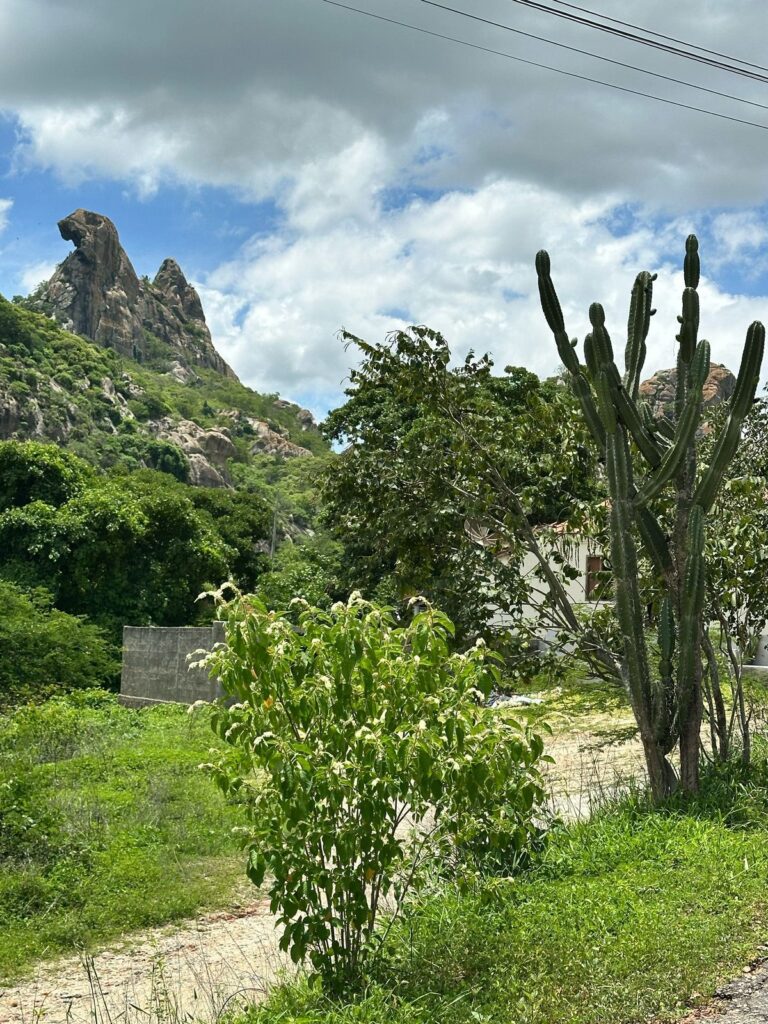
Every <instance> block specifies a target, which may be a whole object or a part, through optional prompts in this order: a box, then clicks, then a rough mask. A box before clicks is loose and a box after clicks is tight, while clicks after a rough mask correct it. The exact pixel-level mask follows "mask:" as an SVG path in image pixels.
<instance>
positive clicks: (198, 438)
mask: <svg viewBox="0 0 768 1024" xmlns="http://www.w3.org/2000/svg"><path fill="white" fill-rule="evenodd" d="M147 426H148V427H149V428H150V430H151V431H152V433H153V434H154V435H155V436H156V437H158V438H160V439H161V440H162V441H170V443H171V444H175V445H176V446H177V447H178V448H181V450H182V451H183V452H184V454H185V455H186V456H187V460H188V462H189V482H190V483H192V484H196V485H197V486H198V487H228V486H229V474H228V473H227V460H228V459H231V458H232V457H233V456H234V455H236V454H237V449H236V448H235V446H234V444H233V443H232V438H231V437H230V434H229V431H228V430H227V429H226V428H221V429H214V430H206V429H205V427H201V426H199V424H197V423H195V422H193V421H192V420H178V421H175V420H172V419H170V418H169V417H165V418H164V419H162V420H150V421H149V423H148V424H147Z"/></svg>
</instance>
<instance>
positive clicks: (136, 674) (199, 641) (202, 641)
mask: <svg viewBox="0 0 768 1024" xmlns="http://www.w3.org/2000/svg"><path fill="white" fill-rule="evenodd" d="M223 640H224V625H223V623H221V622H214V623H213V624H212V625H210V626H200V627H198V626H178V627H177V626H170V627H165V626H163V627H160V626H125V627H124V629H123V670H122V674H121V676H120V701H121V702H122V703H123V704H127V705H131V706H142V705H145V704H156V703H164V702H168V701H176V702H178V703H180V704H194V702H195V701H196V700H214V699H215V698H216V697H220V696H221V688H220V686H219V685H218V683H217V682H216V680H215V679H213V680H212V679H210V678H209V676H208V673H207V672H206V671H205V669H202V668H193V669H190V667H189V661H188V658H189V655H191V654H193V653H194V652H195V651H198V650H200V649H201V648H204V649H205V650H210V649H211V648H212V647H213V645H214V644H215V643H221V642H223ZM200 657H202V656H201V655H200V656H198V657H197V658H193V659H192V660H193V661H199V660H200Z"/></svg>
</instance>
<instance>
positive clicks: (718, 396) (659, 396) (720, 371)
mask: <svg viewBox="0 0 768 1024" xmlns="http://www.w3.org/2000/svg"><path fill="white" fill-rule="evenodd" d="M676 387H677V369H676V368H675V367H672V368H671V369H668V370H657V371H656V373H654V375H653V376H652V377H649V378H648V380H644V381H643V383H642V384H641V385H640V397H641V398H644V399H645V400H646V402H648V403H649V405H650V407H651V412H652V413H653V415H654V416H655V417H656V418H657V419H658V418H659V417H661V416H666V417H667V418H668V419H674V415H675V388H676ZM735 387H736V378H735V377H734V375H733V374H732V373H731V371H730V370H729V369H728V368H727V367H726V366H723V365H722V364H720V363H710V364H709V375H708V377H707V379H706V381H705V382H704V387H703V388H702V396H703V399H704V408H705V409H706V408H710V407H711V406H713V405H717V404H718V403H719V402H727V401H728V399H729V398H730V397H731V395H732V394H733V392H734V389H735Z"/></svg>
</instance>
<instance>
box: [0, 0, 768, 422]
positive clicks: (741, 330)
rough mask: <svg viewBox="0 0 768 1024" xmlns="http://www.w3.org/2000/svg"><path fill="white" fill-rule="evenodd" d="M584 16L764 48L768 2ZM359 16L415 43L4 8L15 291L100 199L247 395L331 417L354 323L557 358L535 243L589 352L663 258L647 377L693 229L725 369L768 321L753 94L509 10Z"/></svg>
mask: <svg viewBox="0 0 768 1024" xmlns="http://www.w3.org/2000/svg"><path fill="white" fill-rule="evenodd" d="M575 2H577V0H574V3H575ZM578 2H579V3H580V4H581V6H586V7H588V8H589V9H590V10H594V11H597V12H602V13H604V14H610V16H611V17H612V18H616V19H623V20H625V21H629V22H632V23H635V24H638V25H639V26H640V27H641V28H643V29H648V30H652V31H654V32H657V33H663V34H665V35H666V36H670V37H674V38H677V39H679V40H682V41H683V42H684V43H685V44H686V45H685V49H686V50H687V51H688V52H691V47H692V46H697V47H706V48H709V49H713V50H716V51H718V52H719V53H721V54H723V55H725V56H724V57H721V58H718V59H720V60H721V61H722V62H723V63H724V64H726V65H727V66H728V67H733V66H735V61H734V60H733V58H738V59H739V60H740V61H742V62H745V61H746V62H752V63H753V64H755V65H760V64H761V61H765V60H766V58H765V57H764V56H762V55H763V54H764V53H765V49H766V48H765V41H766V34H767V33H768V29H767V27H766V26H767V25H768V23H767V22H766V19H765V15H764V5H763V4H762V3H761V2H760V0H733V2H731V3H729V4H723V3H722V2H721V0H718V2H717V3H715V2H713V0H696V2H695V3H694V2H693V0H677V2H676V3H675V4H670V3H668V2H667V0H646V2H645V3H644V4H643V5H637V4H636V3H630V2H628V0H610V3H609V0H578ZM543 3H544V5H545V6H546V7H549V8H554V9H557V10H560V11H571V12H573V11H574V8H573V7H569V6H568V5H567V4H565V3H563V2H562V0H543ZM349 4H350V5H351V6H354V7H357V8H358V9H359V10H361V11H365V12H368V13H369V14H377V15H379V16H381V17H383V18H388V19H394V20H395V21H401V22H406V23H408V24H409V25H411V26H415V27H416V28H421V29H423V30H425V31H424V32H417V31H414V30H413V29H408V28H404V27H402V26H401V25H396V24H393V23H391V22H388V21H383V20H379V19H376V18H372V17H369V16H366V15H365V14H360V13H357V12H355V11H351V10H348V9H345V8H343V7H340V6H336V5H333V4H330V3H327V2H324V0H219V2H218V3H210V0H206V2H202V0H175V2H173V3H171V2H170V0H164V2H163V0H160V2H159V3H158V0H152V2H149V0H133V2H132V3H131V4H116V3H115V2H114V0H0V292H2V293H3V294H4V295H7V296H11V295H13V294H18V293H21V294H26V293H27V292H29V291H30V290H31V289H32V288H33V287H34V286H35V285H36V284H37V283H38V282H39V281H40V280H42V279H44V278H46V277H48V276H49V275H50V273H51V272H52V269H53V267H54V266H55V265H56V263H58V262H59V261H61V260H62V259H64V258H65V257H66V255H67V253H68V251H70V249H71V245H70V243H66V242H64V241H63V240H62V239H61V238H60V237H59V234H58V230H57V228H56V222H57V221H58V220H59V219H60V218H62V217H64V216H66V215H67V214H68V213H70V212H71V211H72V210H74V209H76V208H77V207H85V208H87V209H92V210H96V211H98V212H100V213H103V214H106V215H107V216H109V217H111V218H112V220H113V221H114V222H115V224H116V225H117V228H118V231H119V233H120V237H121V240H122V242H123V245H124V246H125V248H126V250H127V251H128V254H129V256H130V257H131V259H132V261H133V263H134V266H135V268H136V270H137V272H138V273H139V274H144V273H146V274H149V275H150V276H153V275H154V273H155V272H156V270H157V268H158V267H159V265H160V263H161V261H162V260H163V258H165V257H166V256H173V257H174V258H175V259H176V260H177V261H178V262H179V263H180V264H181V266H182V267H183V269H184V270H185V272H186V274H187V276H188V277H189V278H190V280H192V281H193V283H194V284H195V285H196V286H197V287H198V289H199V291H200V293H201V296H202V299H203V303H204V306H205V310H206V315H207V318H208V322H209V326H210V328H211V332H212V335H213V338H214V341H215V343H216V345H217V347H218V348H219V350H220V351H221V353H222V354H223V355H224V357H225V358H226V359H227V361H228V362H229V363H230V364H231V365H232V366H233V368H234V369H235V370H236V372H237V373H238V374H239V376H240V377H241V379H242V380H243V381H244V382H245V383H247V384H249V385H251V386H252V387H254V388H256V389H257V390H260V391H267V392H274V391H276V392H279V393H280V394H281V395H283V396H284V397H287V398H291V399H293V400H295V401H298V402H299V403H300V404H302V405H306V406H308V407H309V408H311V409H312V410H313V412H315V414H316V415H318V416H323V415H324V414H325V413H326V412H327V410H328V409H329V408H332V407H334V406H335V405H338V404H339V402H340V401H341V400H342V394H343V389H344V387H345V380H346V377H347V375H348V372H349V369H350V365H351V364H352V362H353V361H354V358H355V355H354V352H353V351H352V350H349V349H345V347H344V345H343V344H342V342H341V341H340V339H339V336H338V335H339V331H340V329H342V328H345V329H347V330H349V331H351V332H353V333H354V334H356V335H358V336H360V337H364V338H365V339H367V340H368V341H382V340H384V338H385V337H386V335H387V334H388V332H390V331H393V330H397V329H401V328H403V327H405V326H407V325H408V324H411V323H424V324H427V325H429V326H430V327H433V328H435V329H437V330H440V331H441V332H442V333H443V334H444V335H445V336H446V338H447V339H448V340H449V342H450V344H451V348H452V351H453V353H454V355H455V356H456V358H457V359H462V358H463V356H464V354H465V353H466V352H467V351H468V350H469V349H473V350H474V351H475V352H477V353H480V352H486V351H487V352H490V353H491V354H492V356H493V357H494V359H495V361H496V363H497V365H498V366H499V367H500V368H501V367H504V366H505V365H508V364H514V365H524V366H526V367H528V368H529V369H531V370H534V371H535V372H536V373H539V374H542V375H546V374H551V373H553V372H555V371H556V370H557V368H558V359H557V353H556V350H555V348H554V344H553V342H552V338H551V336H550V335H549V333H548V330H547V328H546V325H545V323H544V321H543V317H542V315H541V312H540V309H539V307H538V298H537V294H536V277H535V273H534V268H533V260H534V256H535V253H536V251H537V250H538V249H540V248H546V249H548V250H549V251H550V253H551V257H552V272H553V279H554V281H555V284H556V286H557V288H558V291H559V292H560V296H561V301H562V304H563V308H564V311H565V314H566V325H567V329H568V331H569V333H570V334H571V335H572V336H578V337H579V338H583V336H584V334H585V333H586V330H587V329H588V319H587V310H588V307H589V304H590V302H592V301H594V300H599V301H602V302H603V304H604V305H605V307H606V312H607V317H608V324H609V327H610V329H611V332H612V335H613V338H614V341H615V342H619V343H620V341H621V338H622V333H623V332H624V331H625V329H626V326H625V325H626V316H627V305H628V298H629V291H630V288H631V285H632V281H633V280H634V277H635V275H636V273H637V272H638V271H639V270H644V269H648V270H652V271H655V272H658V274H659V278H658V280H657V282H656V300H655V304H656V306H657V307H658V315H657V316H656V317H655V319H654V321H653V326H652V331H651V337H650V339H649V351H648V361H647V367H648V369H649V372H650V371H651V370H654V369H657V368H660V367H667V366H670V365H672V364H673V362H674V356H675V347H676V346H675V340H674V339H675V329H676V321H675V317H676V315H677V312H678V307H679V302H680V291H681V288H682V273H681V266H682V253H683V246H684V240H685V236H686V235H687V234H688V232H690V231H696V233H697V234H698V235H699V238H700V242H701V255H702V271H703V278H702V284H701V288H700V291H701V298H702V329H701V333H702V336H705V337H707V338H709V340H710V341H711V343H712V352H713V359H714V360H715V361H717V362H723V363H725V364H726V365H728V366H730V367H731V368H732V369H736V367H737V365H738V360H739V357H740V352H741V346H742V343H743V339H744V335H745V332H746V327H747V325H748V324H749V323H750V321H752V320H753V319H755V318H761V319H766V318H768V174H766V157H768V84H766V82H762V81H759V80H756V79H755V78H750V77H744V76H743V75H736V74H734V73H731V72H729V71H727V70H718V69H713V68H712V67H709V66H706V65H703V64H701V63H700V62H698V61H692V60H687V59H683V58H681V57H679V56H676V55H673V54H670V53H667V52H661V51H658V50H654V49H652V48H650V47H648V46H643V45H638V44H636V43H633V42H631V41H629V40H625V39H620V38H617V37H615V36H611V35H607V34H605V33H602V32H597V31H594V30H592V29H589V28H587V27H585V26H582V25H578V24H574V23H572V22H568V21H565V20H563V19H561V18H557V17H554V16H552V15H551V14H549V13H547V12H546V11H541V10H534V9H531V8H529V7H528V6H526V5H525V4H521V3H519V2H517V0H446V3H444V4H438V3H428V2H426V0H349ZM446 7H452V8H454V10H453V11H451V10H447V9H446ZM455 12H459V13H455ZM460 12H464V14H471V15H474V18H468V17H464V16H462V14H461V13H460ZM477 18H483V19H486V21H478V20H476V19H477ZM491 21H493V22H497V23H498V24H497V25H492V24H489V23H488V22H491ZM499 25H504V26H507V28H506V29H505V28H501V27H498V26H499ZM510 29H514V30H515V31H510ZM426 33H437V34H438V35H443V36H452V37H453V38H454V39H460V40H463V42H464V43H472V44H473V46H474V48H473V47H469V46H467V45H462V44H460V43H457V42H454V41H450V40H448V39H444V38H439V37H438V35H435V34H431V35H430V34H426ZM520 33H528V35H522V34H520ZM535 36H538V37H541V38H538V39H537V38H532V37H535ZM554 44H559V45H554ZM674 45H679V44H674ZM568 47H574V48H580V49H583V50H588V51H590V52H591V53H593V54H598V55H601V56H603V57H607V58H610V60H612V61H622V62H624V63H625V64H630V65H633V67H634V68H635V70H633V69H631V68H627V67H621V66H619V65H617V64H615V63H608V62H606V61H600V60H598V59H597V58H595V57H593V56H587V55H585V54H583V53H578V52H575V51H574V50H573V49H568ZM488 51H497V52H488ZM695 52H697V53H699V54H700V53H701V51H695ZM502 54H506V55H507V56H503V55H502ZM511 57H518V58H523V59H524V60H528V61H532V62H538V63H544V64H548V65H550V66H552V67H556V68H558V69H559V72H560V73H558V72H555V71H551V70H545V69H542V68H540V67H535V66H533V65H532V64H525V63H520V62H519V61H517V60H513V59H510V58H511ZM747 70H749V71H752V72H753V73H754V74H756V75H758V76H759V75H760V74H766V75H767V77H768V73H766V72H761V71H759V70H757V69H756V68H754V67H752V68H747ZM561 72H568V73H569V74H570V75H576V76H579V75H580V76H586V77H592V78H598V79H601V80H603V81H605V82H609V83H613V84H614V85H617V86H620V87H621V90H627V89H630V90H636V91H639V92H649V93H654V94H656V95H657V96H660V97H663V98H666V99H668V100H673V101H675V102H677V103H682V104H687V105H689V106H698V107H703V108H705V109H707V110H709V111H712V112H716V113H720V114H723V115H727V117H732V118H740V119H742V120H746V121H750V122H753V124H752V125H747V124H741V123H736V122H734V121H730V120H727V119H726V118H725V117H721V118H718V117H714V116H711V115H708V114H704V113H700V112H697V111H693V110H688V109H681V108H680V107H676V106H673V105H671V104H668V103H661V102H656V101H652V100H650V99H647V98H645V97H642V96H638V95H635V94H633V93H631V92H626V91H620V90H619V89H612V88H608V87H605V86H600V85H597V84H594V83H592V82H588V81H584V80H583V79H581V78H578V77H569V75H566V74H563V73H561ZM647 72H653V75H662V76H666V78H658V77H654V76H653V75H651V74H648V73H647ZM670 78H674V79H678V80H680V81H679V82H673V81H669V79H670ZM681 83H688V84H681ZM692 85H697V86H699V87H700V88H699V89H694V88H692V87H691V86H692ZM702 90H712V91H709V92H707V91H702ZM713 91H714V92H717V93H726V94H729V95H731V96H734V97H739V99H738V100H737V99H729V98H726V97H725V96H722V95H714V94H713ZM741 101H747V102H741ZM761 126H764V127H761Z"/></svg>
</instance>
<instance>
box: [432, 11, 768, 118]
mask: <svg viewBox="0 0 768 1024" xmlns="http://www.w3.org/2000/svg"><path fill="white" fill-rule="evenodd" d="M419 3H424V4H427V5H428V6H429V7H438V8H439V9H440V10H441V11H447V12H449V13H450V14H458V15H460V16H461V17H462V18H469V19H471V20H472V21H479V22H482V24H484V25H490V26H491V27H492V28H499V29H503V30H504V31H505V32H513V33H514V34H515V35H518V36H525V37H526V39H536V40H538V41H539V42H541V43H546V44H547V45H548V46H556V47H557V48H558V49H560V50H570V51H571V53H579V54H581V55H582V56H585V57H592V58H593V59H594V60H601V61H603V62H604V63H606V64H613V65H615V66H616V67H620V68H624V69H625V70H627V71H638V72H639V73H640V74H641V75H649V76H650V77H651V78H660V79H662V81H665V82H673V83H674V84H675V85H684V86H685V87H686V88H687V89H695V90H697V92H706V93H709V94H710V96H720V97H721V98H722V99H726V100H733V101H734V102H736V103H745V104H746V105H747V106H750V107H758V108H759V109H760V110H768V104H766V103H759V102H758V101H757V100H749V99H747V98H746V97H744V96H735V95H734V94H733V93H730V92H721V91H720V90H719V89H710V88H709V87H708V86H706V85H698V84H697V83H695V82H687V81H686V80H685V79H684V78H675V77H674V76H673V75H664V74H662V73H661V72H660V71H651V70H650V68H642V67H639V66H638V65H637V64H628V63H627V62H626V61H623V60H616V59H615V58H613V57H606V56H604V55H603V54H601V53H594V52H593V51H592V50H583V49H582V48H581V47H579V46H570V45H569V44H568V43H560V42H558V41H557V40H556V39H549V38H548V37H547V36H539V35H536V33H535V32H525V31H524V30H523V29H521V28H515V27H514V26H512V25H506V24H504V22H501V21H493V20H491V19H490V18H482V17H480V16H479V15H477V14H469V13H467V11H462V10H461V9H460V8H458V7H449V6H448V5H447V4H443V3H438V2H436V0H419Z"/></svg>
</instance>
